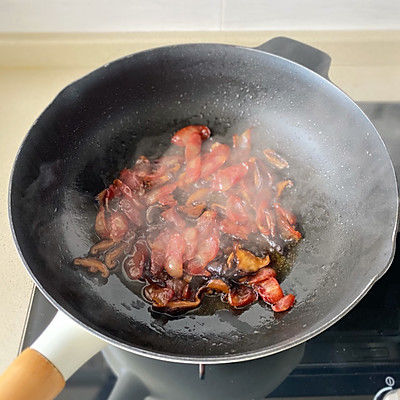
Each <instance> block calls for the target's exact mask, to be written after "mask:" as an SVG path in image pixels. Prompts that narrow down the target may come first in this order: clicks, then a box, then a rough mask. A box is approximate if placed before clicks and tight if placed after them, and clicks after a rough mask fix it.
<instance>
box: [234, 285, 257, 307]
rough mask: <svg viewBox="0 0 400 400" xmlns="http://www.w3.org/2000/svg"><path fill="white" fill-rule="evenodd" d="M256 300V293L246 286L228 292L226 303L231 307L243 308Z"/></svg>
mask: <svg viewBox="0 0 400 400" xmlns="http://www.w3.org/2000/svg"><path fill="white" fill-rule="evenodd" d="M256 300H257V293H256V292H255V291H254V290H253V289H252V288H251V287H248V286H245V285H240V286H237V287H235V288H233V289H231V290H230V292H229V294H228V302H229V304H230V305H231V306H232V307H245V306H247V305H249V304H252V303H254V302H255V301H256Z"/></svg>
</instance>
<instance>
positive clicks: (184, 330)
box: [10, 38, 398, 363]
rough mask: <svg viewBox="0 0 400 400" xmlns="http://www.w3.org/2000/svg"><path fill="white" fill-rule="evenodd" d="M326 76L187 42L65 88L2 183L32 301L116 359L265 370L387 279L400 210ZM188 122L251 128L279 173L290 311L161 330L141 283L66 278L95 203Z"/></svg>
mask: <svg viewBox="0 0 400 400" xmlns="http://www.w3.org/2000/svg"><path fill="white" fill-rule="evenodd" d="M275 54H278V55H275ZM282 56H283V57H285V58H283V57H282ZM291 59H292V60H294V61H297V62H299V63H301V64H303V65H305V66H306V67H304V66H302V65H299V64H298V63H295V62H292V61H290V60H291ZM329 64H330V58H329V57H328V56H327V55H326V54H324V53H321V52H319V51H318V50H316V49H313V48H311V47H308V46H305V45H303V44H300V43H298V42H294V41H291V40H289V39H285V38H277V39H274V40H271V41H270V42H267V43H266V44H264V45H262V46H260V47H259V48H256V49H249V48H243V47H237V46H228V45H221V44H189V45H179V46H169V47H163V48H157V49H153V50H149V51H144V52H141V53H137V54H134V55H131V56H127V57H125V58H122V59H119V60H117V61H115V62H112V63H110V64H108V65H106V66H104V67H101V68H99V69H98V70H96V71H94V72H92V73H90V74H89V75H87V76H85V77H83V78H82V79H80V80H78V81H76V82H74V83H72V84H71V85H69V86H68V87H66V88H65V89H64V90H63V91H62V92H61V93H60V94H59V95H58V96H57V97H56V98H55V99H54V101H53V102H52V103H51V104H50V105H49V106H48V108H47V109H46V110H45V111H44V112H43V113H42V114H41V116H40V117H39V118H38V120H37V121H36V122H35V124H34V125H33V127H32V128H31V130H30V131H29V134H28V135H27V137H26V139H25V140H24V143H23V144H22V146H21V149H20V151H19V153H18V156H17V159H16V162H15V166H14V171H13V174H12V178H11V186H10V217H11V224H12V229H13V231H14V235H15V240H16V243H17V246H18V248H19V251H20V254H21V256H22V258H23V260H24V263H25V265H26V268H27V269H28V271H29V273H30V274H31V276H32V278H33V279H34V280H35V282H36V284H37V285H38V287H39V288H40V290H41V291H42V292H43V293H44V294H45V295H46V297H47V298H48V299H49V300H50V301H51V302H52V303H53V305H55V306H56V307H57V308H58V309H59V310H62V311H64V312H65V313H67V314H68V315H69V316H70V317H72V318H73V319H74V320H75V321H77V322H79V324H81V325H82V326H83V327H85V328H86V329H87V330H89V331H90V332H91V333H93V334H94V335H96V336H98V337H100V338H102V339H104V340H105V341H107V342H109V343H111V344H113V345H116V346H118V347H121V348H123V349H126V350H128V351H131V352H134V353H137V354H141V355H145V356H148V357H154V358H159V359H163V360H168V361H178V362H187V363H200V362H201V363H226V362H234V361H241V360H248V359H252V358H257V357H262V356H267V355H270V354H273V353H276V352H279V351H281V350H284V349H288V348H290V347H292V346H295V345H297V344H299V343H302V342H304V341H306V340H307V339H310V338H311V337H313V336H315V335H317V334H318V333H320V332H321V331H323V330H324V329H326V328H328V327H329V326H330V325H332V324H333V323H334V322H336V321H337V320H338V319H340V318H341V317H342V316H343V315H345V314H346V313H347V312H348V311H349V310H350V309H351V308H352V307H354V305H355V304H356V303H357V302H358V301H359V300H360V299H361V298H362V297H363V296H364V295H365V293H366V292H367V291H368V290H369V289H370V288H371V286H372V285H373V284H374V282H376V281H377V280H378V279H379V278H380V277H381V276H382V275H383V274H384V273H385V271H386V270H387V269H388V267H389V265H390V262H391V260H392V256H393V253H394V237H395V233H396V229H397V212H398V210H397V208H398V197H397V184H396V179H395V174H394V170H393V166H392V163H391V160H390V158H389V155H388V153H387V150H386V148H385V146H384V144H383V142H382V140H381V138H380V136H379V134H378V133H377V131H376V130H375V128H374V127H373V125H372V124H371V122H370V121H369V120H368V118H367V117H366V116H365V115H364V114H363V112H362V111H361V110H360V109H359V108H358V106H357V105H356V104H355V103H354V102H353V101H352V100H351V99H350V98H349V97H347V96H346V94H344V93H343V92H342V91H341V90H340V89H338V88H337V87H336V86H335V85H333V84H332V83H331V82H330V81H329V80H328V79H327V72H328V68H329ZM307 67H308V68H307ZM366 84H367V83H366ZM187 124H207V125H208V126H210V128H211V130H212V131H213V132H215V133H218V134H219V135H231V134H232V133H235V132H240V131H241V130H244V129H245V128H247V127H248V126H250V125H251V126H254V134H255V137H256V138H257V141H258V143H259V146H263V147H267V146H271V147H273V148H275V149H277V150H278V151H279V152H280V153H281V154H283V155H285V157H286V158H287V159H288V160H289V162H290V164H291V176H292V177H293V178H294V180H295V182H296V188H297V189H296V193H295V195H294V196H293V197H295V198H296V199H297V201H296V202H295V203H294V204H293V207H294V211H295V212H296V213H297V214H298V215H299V220H300V222H301V227H302V230H303V232H304V233H305V234H304V240H302V241H301V243H300V245H299V246H298V251H297V255H296V259H295V263H294V265H293V267H292V270H291V272H290V273H289V274H288V276H287V278H286V279H285V280H284V282H283V284H282V287H283V289H284V291H285V292H291V293H294V294H296V299H297V303H296V305H295V307H294V308H293V309H292V310H291V311H290V312H288V313H285V314H282V315H274V313H273V312H272V311H271V310H270V309H268V307H264V306H262V305H259V304H255V305H253V306H251V307H250V308H249V309H247V310H245V311H244V312H242V313H241V314H235V313H234V312H232V311H230V310H228V309H224V308H223V309H220V310H217V311H216V312H214V311H215V304H214V303H213V300H212V299H211V300H207V301H206V302H205V304H204V305H203V306H202V307H201V308H200V309H198V310H195V311H192V312H190V313H188V314H186V315H184V316H180V317H175V318H168V317H166V316H163V315H161V314H155V313H152V312H150V306H149V304H148V303H146V302H145V301H144V300H143V299H142V297H141V295H140V290H141V288H140V285H137V284H135V283H129V282H128V281H127V280H126V279H124V278H123V276H122V275H121V273H120V272H118V271H117V272H116V273H113V274H111V276H110V277H109V278H108V280H107V281H104V280H101V279H98V278H94V277H93V275H89V274H87V273H86V272H85V271H81V270H78V269H76V268H74V267H73V266H72V265H71V260H72V259H73V258H74V257H78V256H82V255H83V254H85V253H86V252H87V250H88V248H89V247H90V246H91V245H92V244H93V243H94V242H95V241H96V236H95V233H94V230H93V221H94V217H95V213H96V204H95V200H94V197H95V195H96V194H97V193H98V192H100V191H101V190H102V189H103V188H104V187H105V186H106V185H108V184H109V183H110V182H111V181H112V179H113V178H114V177H115V176H116V174H117V173H118V171H119V170H121V169H122V168H124V167H125V166H127V165H130V164H131V162H132V160H134V159H135V157H137V156H138V155H141V154H145V155H154V156H157V155H160V154H161V153H162V152H163V150H164V149H165V148H166V147H167V146H168V143H169V139H170V137H171V135H172V133H173V132H174V131H176V130H177V129H178V128H180V127H183V126H185V125H187Z"/></svg>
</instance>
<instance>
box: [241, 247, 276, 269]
mask: <svg viewBox="0 0 400 400" xmlns="http://www.w3.org/2000/svg"><path fill="white" fill-rule="evenodd" d="M235 255H236V260H237V268H238V269H240V270H241V271H244V272H249V273H251V272H257V271H258V270H259V269H261V268H263V267H266V266H267V265H268V264H269V263H270V258H269V255H267V256H266V257H264V258H261V257H257V256H255V255H254V254H253V253H251V252H250V251H248V250H243V249H241V248H240V247H239V246H236V248H235Z"/></svg>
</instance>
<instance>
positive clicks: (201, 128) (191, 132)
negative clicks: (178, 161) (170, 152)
mask: <svg viewBox="0 0 400 400" xmlns="http://www.w3.org/2000/svg"><path fill="white" fill-rule="evenodd" d="M210 134H211V131H210V129H209V128H208V127H207V126H205V125H188V126H185V127H184V128H182V129H180V130H179V131H177V132H176V133H175V134H174V136H173V137H172V139H171V143H173V144H176V145H177V146H181V147H185V146H186V144H187V143H188V141H190V139H191V138H192V137H193V136H197V135H199V136H200V138H201V139H202V140H206V139H208V138H209V137H210Z"/></svg>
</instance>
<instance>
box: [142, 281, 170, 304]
mask: <svg viewBox="0 0 400 400" xmlns="http://www.w3.org/2000/svg"><path fill="white" fill-rule="evenodd" d="M144 294H145V296H146V297H147V299H148V300H150V301H151V302H152V303H153V305H154V306H155V307H165V306H166V305H167V304H168V302H169V301H170V300H171V299H172V298H173V297H174V291H173V290H172V289H171V288H169V287H161V286H159V285H157V284H151V285H148V286H146V287H145V288H144Z"/></svg>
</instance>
